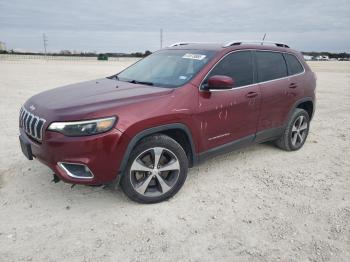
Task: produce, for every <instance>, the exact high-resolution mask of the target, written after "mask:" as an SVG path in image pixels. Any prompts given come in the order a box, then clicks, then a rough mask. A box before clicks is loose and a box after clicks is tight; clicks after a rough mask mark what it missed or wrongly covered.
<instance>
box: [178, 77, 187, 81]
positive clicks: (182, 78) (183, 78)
mask: <svg viewBox="0 0 350 262" xmlns="http://www.w3.org/2000/svg"><path fill="white" fill-rule="evenodd" d="M179 79H181V80H185V79H187V76H179Z"/></svg>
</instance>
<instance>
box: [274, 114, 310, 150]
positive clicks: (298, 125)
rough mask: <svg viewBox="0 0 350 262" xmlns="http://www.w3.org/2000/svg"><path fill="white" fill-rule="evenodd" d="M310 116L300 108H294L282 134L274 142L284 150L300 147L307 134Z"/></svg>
mask: <svg viewBox="0 0 350 262" xmlns="http://www.w3.org/2000/svg"><path fill="white" fill-rule="evenodd" d="M309 128H310V117H309V114H308V113H307V112H306V111H305V110H304V109H301V108H296V109H295V110H294V112H293V114H292V116H291V117H290V119H289V121H288V124H287V126H286V128H285V130H284V132H283V135H282V136H281V137H280V138H279V139H278V140H276V141H275V144H276V145H277V146H278V147H279V148H281V149H283V150H286V151H296V150H299V149H300V148H302V146H303V145H304V143H305V141H306V138H307V136H308V134H309Z"/></svg>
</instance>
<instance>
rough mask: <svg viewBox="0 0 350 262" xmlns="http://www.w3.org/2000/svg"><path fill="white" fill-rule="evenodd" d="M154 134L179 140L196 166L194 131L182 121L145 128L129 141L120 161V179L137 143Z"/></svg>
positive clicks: (190, 161)
mask: <svg viewBox="0 0 350 262" xmlns="http://www.w3.org/2000/svg"><path fill="white" fill-rule="evenodd" d="M154 134H164V135H167V136H169V137H171V138H173V139H174V140H175V141H176V142H178V143H179V144H180V145H181V146H182V147H183V148H184V150H185V152H186V155H187V158H188V160H189V167H192V166H194V165H195V164H196V163H197V155H196V150H195V144H194V141H193V138H192V133H191V131H190V129H189V128H188V127H187V126H186V125H184V124H182V123H173V124H166V125H161V126H156V127H151V128H147V129H145V130H142V131H140V132H139V133H137V134H136V135H135V136H134V137H133V138H132V139H131V140H130V142H129V143H128V146H127V148H126V150H125V152H124V156H123V159H122V161H121V163H120V168H119V173H118V180H119V181H120V178H121V177H122V175H123V173H124V170H125V168H126V165H127V163H128V159H129V156H130V154H131V152H132V150H133V149H134V147H135V146H136V145H137V143H138V142H140V141H141V140H142V139H143V138H145V137H148V136H151V135H154Z"/></svg>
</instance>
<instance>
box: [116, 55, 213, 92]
mask: <svg viewBox="0 0 350 262" xmlns="http://www.w3.org/2000/svg"><path fill="white" fill-rule="evenodd" d="M213 55H214V51H208V50H190V49H188V50H175V49H172V50H161V51H158V52H156V53H154V54H152V55H150V56H147V57H146V58H144V59H142V60H140V61H139V62H137V63H135V64H133V65H132V66H130V67H128V68H127V69H125V70H124V71H122V72H121V73H119V74H118V75H117V77H118V79H119V80H120V81H127V82H131V83H139V84H146V85H154V86H161V87H178V86H181V85H183V84H185V83H187V82H188V81H189V80H190V79H192V78H193V77H194V76H195V75H196V74H197V73H198V72H199V70H200V69H201V68H202V67H203V66H204V65H205V64H207V63H208V61H209V60H210V59H211V58H212V57H213Z"/></svg>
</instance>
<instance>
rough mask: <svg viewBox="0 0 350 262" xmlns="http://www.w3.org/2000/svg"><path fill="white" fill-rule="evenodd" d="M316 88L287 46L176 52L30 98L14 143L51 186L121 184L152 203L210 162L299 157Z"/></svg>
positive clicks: (176, 48) (180, 47)
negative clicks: (273, 149)
mask: <svg viewBox="0 0 350 262" xmlns="http://www.w3.org/2000/svg"><path fill="white" fill-rule="evenodd" d="M315 87H316V79H315V75H314V73H313V72H312V71H311V70H310V68H309V66H308V65H307V64H306V63H305V61H304V60H303V57H302V55H301V54H300V53H299V52H296V51H294V50H292V49H290V48H289V47H288V46H287V45H285V44H280V43H273V45H272V43H269V44H267V42H263V43H258V44H252V43H248V44H247V43H245V42H243V41H240V42H232V43H228V44H226V45H220V44H199V43H178V44H174V45H172V46H170V47H168V48H165V49H162V50H160V51H157V52H155V53H154V54H152V55H150V56H148V57H146V58H144V59H142V60H140V61H138V62H137V63H135V64H133V65H131V66H130V67H128V68H126V69H125V70H124V71H122V72H120V73H118V74H116V75H113V76H111V77H107V78H102V79H98V80H93V81H88V82H83V83H79V84H74V85H68V86H64V87H60V88H56V89H53V90H49V91H46V92H43V93H40V94H38V95H35V96H33V97H32V98H30V99H29V100H28V101H27V102H26V103H25V104H24V105H23V107H22V108H21V111H20V121H19V122H20V123H19V125H20V142H21V147H22V151H23V153H24V154H25V155H26V157H27V158H28V159H30V160H31V159H33V158H37V159H38V160H39V161H41V162H42V163H44V164H45V165H47V166H49V167H50V168H51V169H52V170H53V171H54V172H55V177H56V179H61V180H63V181H65V182H69V183H73V184H86V185H101V184H109V183H112V184H113V183H120V185H121V187H122V189H123V190H124V192H125V193H126V194H127V195H128V196H129V197H130V198H131V199H132V200H135V201H139V202H144V203H154V202H159V201H162V200H164V199H167V198H169V197H171V196H173V195H174V194H175V193H176V192H177V191H178V190H179V189H180V188H181V186H182V185H183V183H184V182H185V180H186V176H187V170H188V168H189V167H192V166H194V165H196V164H198V163H199V162H201V161H203V160H205V159H206V158H208V157H211V156H214V155H217V154H218V153H222V152H227V151H229V150H232V149H235V148H238V147H241V146H244V145H247V144H250V143H261V142H266V141H275V143H276V145H278V146H279V147H280V148H282V149H284V150H287V151H294V150H298V149H300V148H301V147H302V146H303V144H304V142H305V140H306V137H307V135H308V131H309V125H310V120H311V118H312V116H313V112H314V109H315Z"/></svg>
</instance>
